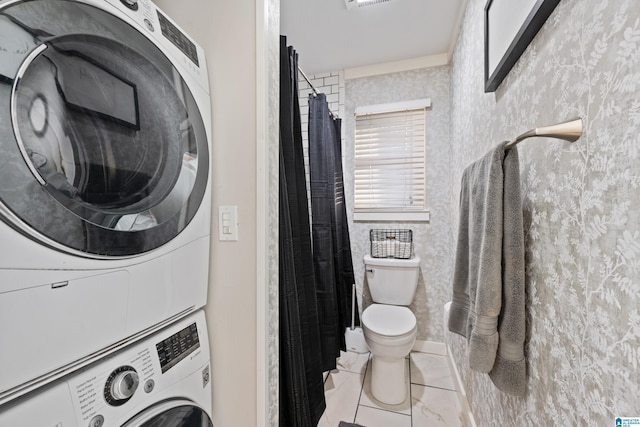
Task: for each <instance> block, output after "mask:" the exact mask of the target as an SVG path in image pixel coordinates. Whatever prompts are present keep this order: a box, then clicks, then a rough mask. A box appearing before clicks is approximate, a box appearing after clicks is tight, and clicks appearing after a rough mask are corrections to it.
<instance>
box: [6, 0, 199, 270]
mask: <svg viewBox="0 0 640 427" xmlns="http://www.w3.org/2000/svg"><path fill="white" fill-rule="evenodd" d="M185 58H186V57H185ZM208 174H209V152H208V144H207V138H206V131H205V127H204V123H203V121H202V117H201V115H200V112H199V110H198V108H197V105H196V102H195V99H194V97H193V95H192V93H191V92H190V90H189V87H188V86H187V84H186V83H185V81H184V80H183V79H182V76H181V75H180V73H179V72H178V70H177V69H176V68H175V67H174V66H173V64H172V62H171V61H170V60H169V59H168V58H167V57H166V56H165V55H164V54H163V53H162V52H161V51H160V50H159V49H158V48H157V47H156V46H155V45H154V44H153V43H152V42H151V41H150V40H149V39H148V38H147V37H146V36H144V35H143V34H142V33H141V32H139V31H138V30H137V29H135V28H134V27H132V26H131V25H129V24H127V23H125V22H123V21H122V20H120V19H119V18H117V17H115V16H114V15H111V14H110V13H107V12H106V11H104V10H102V9H100V8H98V7H94V6H91V5H87V4H84V3H80V2H76V1H69V0H32V1H18V2H13V3H10V4H9V5H8V6H6V7H4V8H1V7H0V182H2V185H0V216H1V217H2V220H3V221H5V222H6V223H8V224H9V225H11V226H12V227H13V228H15V229H16V230H18V231H20V232H21V233H23V234H25V235H26V236H28V237H30V238H32V239H34V240H36V241H38V242H39V243H41V244H45V245H47V246H49V247H52V248H54V249H57V250H60V251H64V252H68V253H71V254H75V255H79V256H84V257H89V258H108V257H130V256H135V255H139V254H142V253H145V252H147V251H150V250H152V249H155V248H158V247H160V246H162V245H163V244H165V243H167V242H168V241H170V240H171V239H173V238H174V237H175V236H177V235H178V234H179V233H180V232H181V231H182V230H184V228H185V227H186V226H187V225H188V224H189V222H190V221H191V219H192V218H193V217H194V215H195V214H196V212H197V210H198V208H199V206H200V203H201V201H202V199H203V196H204V194H205V190H206V186H207V180H208Z"/></svg>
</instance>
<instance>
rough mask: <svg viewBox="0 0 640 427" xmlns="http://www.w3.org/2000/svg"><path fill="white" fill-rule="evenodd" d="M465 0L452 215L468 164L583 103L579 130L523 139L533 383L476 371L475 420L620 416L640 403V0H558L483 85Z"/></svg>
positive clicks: (607, 419)
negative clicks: (566, 135)
mask: <svg viewBox="0 0 640 427" xmlns="http://www.w3.org/2000/svg"><path fill="white" fill-rule="evenodd" d="M485 3H486V0H469V5H468V9H467V11H466V15H465V18H464V23H463V27H462V32H461V34H460V37H459V39H458V42H457V45H456V48H455V51H454V55H453V59H452V77H451V79H452V86H451V88H452V89H451V95H452V107H451V108H452V110H451V113H452V116H451V117H452V127H451V137H452V138H451V144H452V145H451V149H452V152H451V171H452V172H451V173H452V180H451V218H452V221H453V227H452V228H453V234H454V235H455V233H456V228H457V216H458V207H457V206H458V200H457V195H458V194H459V182H460V177H461V175H462V171H463V169H464V167H465V165H467V164H469V163H470V162H472V161H474V160H476V159H477V158H479V157H480V156H481V155H482V154H484V153H485V152H486V151H487V150H488V149H489V148H491V147H492V146H494V145H495V144H496V143H498V142H499V141H500V140H503V139H508V138H512V137H514V136H516V135H518V134H519V133H522V132H523V131H525V130H527V129H529V128H532V127H537V126H542V125H547V124H553V123H556V122H558V121H561V120H564V119H568V118H571V117H573V116H577V115H579V116H581V117H583V118H584V120H585V126H586V132H585V135H584V136H583V137H582V138H581V139H580V140H579V141H578V142H576V143H574V144H569V143H564V142H554V141H552V140H548V139H545V140H543V139H530V140H527V141H525V142H523V143H521V144H520V145H519V150H520V159H521V160H520V161H521V181H522V188H523V198H524V200H523V202H524V209H525V232H526V248H527V250H526V259H527V304H528V319H527V344H526V354H527V357H528V377H529V378H528V392H527V395H526V397H525V398H520V399H519V398H512V397H508V396H506V395H504V394H502V393H500V392H499V391H497V389H496V388H495V387H494V386H493V384H492V383H491V382H490V381H489V379H488V377H487V376H486V375H481V374H477V373H475V372H471V371H469V370H468V368H467V366H468V363H467V360H466V354H465V352H466V343H465V341H464V339H462V338H460V337H457V336H453V335H452V336H450V337H449V338H448V340H449V344H450V345H451V346H452V348H453V352H454V355H455V358H456V359H457V364H458V368H459V369H460V370H461V374H462V376H463V380H464V383H465V386H466V390H467V393H468V398H469V400H470V403H471V406H472V409H473V412H474V414H475V416H476V420H477V422H478V425H480V426H485V425H486V426H488V425H527V426H541V425H584V426H587V425H588V426H595V425H613V420H614V417H615V416H638V415H639V414H640V398H638V396H640V374H639V372H640V369H639V366H638V365H639V364H640V350H639V348H640V312H639V310H638V307H639V306H640V192H639V191H638V186H639V185H640V158H639V157H640V137H639V135H640V97H639V96H638V95H639V94H640V51H639V46H638V43H640V4H639V3H638V2H637V0H627V1H624V0H612V1H606V0H605V1H603V0H564V1H562V2H560V5H559V6H558V8H557V9H556V10H555V11H554V13H553V14H552V15H551V17H550V19H549V20H548V21H547V23H546V24H545V26H544V27H543V28H542V30H541V32H540V33H539V34H538V36H537V37H536V39H535V40H534V41H533V43H532V44H531V45H530V46H529V48H528V50H527V51H526V52H525V54H524V55H523V57H522V58H521V59H520V61H519V62H518V63H517V64H516V66H515V68H514V69H512V70H511V72H510V74H509V76H508V78H507V79H506V80H505V81H504V82H503V83H502V85H501V86H500V87H499V88H498V91H496V92H495V93H493V94H485V93H484V92H483V71H482V70H483V8H484V5H485Z"/></svg>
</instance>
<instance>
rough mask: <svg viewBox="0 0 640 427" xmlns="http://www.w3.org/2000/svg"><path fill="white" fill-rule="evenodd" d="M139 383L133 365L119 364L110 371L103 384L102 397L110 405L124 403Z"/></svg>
mask: <svg viewBox="0 0 640 427" xmlns="http://www.w3.org/2000/svg"><path fill="white" fill-rule="evenodd" d="M139 383H140V378H139V377H138V373H137V372H136V370H135V369H134V368H133V366H121V367H119V368H117V369H116V370H114V371H113V372H111V375H109V377H108V378H107V381H106V383H105V385H104V398H105V400H106V402H107V403H108V404H109V405H111V406H120V405H123V404H124V403H126V402H127V401H128V400H129V399H131V397H132V396H133V393H135V391H136V389H137V388H138V384H139Z"/></svg>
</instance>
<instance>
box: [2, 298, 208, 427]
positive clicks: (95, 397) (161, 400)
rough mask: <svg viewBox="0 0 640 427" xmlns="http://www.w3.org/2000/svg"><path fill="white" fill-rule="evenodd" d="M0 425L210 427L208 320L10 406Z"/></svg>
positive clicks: (184, 323) (188, 322)
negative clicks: (206, 322)
mask: <svg viewBox="0 0 640 427" xmlns="http://www.w3.org/2000/svg"><path fill="white" fill-rule="evenodd" d="M160 420H162V422H160ZM0 425H1V426H51V427H117V426H124V427H151V426H161V425H162V426H171V427H212V426H213V422H212V421H211V381H210V363H209V343H208V340H207V330H206V324H205V317H204V314H203V313H202V312H201V311H198V312H196V313H194V314H192V315H190V316H189V317H187V318H184V319H182V320H181V321H178V322H177V323H175V324H173V325H171V326H170V327H168V328H166V329H164V330H162V331H161V332H159V333H155V334H154V335H152V336H150V337H148V338H146V339H144V340H142V341H140V342H138V343H135V344H133V345H131V346H129V347H127V348H126V349H124V350H122V351H120V352H119V353H116V354H114V355H112V356H110V357H108V358H106V359H104V360H102V361H100V362H98V363H95V364H93V365H90V366H88V367H86V368H84V369H82V370H81V371H79V372H77V373H75V374H72V375H70V376H68V377H65V378H63V379H61V380H58V381H57V382H54V383H52V384H50V385H47V386H45V387H43V388H42V389H39V390H37V391H35V392H33V393H31V394H28V395H26V396H22V397H21V398H20V399H17V400H14V401H12V402H10V403H9V404H7V405H6V406H3V407H2V409H1V410H0Z"/></svg>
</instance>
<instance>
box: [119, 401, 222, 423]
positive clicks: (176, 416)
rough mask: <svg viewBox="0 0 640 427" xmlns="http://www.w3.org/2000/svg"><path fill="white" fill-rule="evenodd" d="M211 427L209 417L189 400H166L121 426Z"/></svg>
mask: <svg viewBox="0 0 640 427" xmlns="http://www.w3.org/2000/svg"><path fill="white" fill-rule="evenodd" d="M169 426H171V427H213V423H212V422H211V418H209V415H207V413H206V412H205V411H204V410H203V409H202V408H200V407H198V406H196V405H195V404H194V403H193V402H191V401H189V400H181V399H177V400H167V401H165V402H161V403H159V404H157V405H156V406H153V407H151V408H149V409H147V410H146V411H144V412H142V413H140V414H138V415H136V416H135V417H134V418H132V419H131V420H129V421H127V422H126V423H125V424H124V425H123V426H122V427H169Z"/></svg>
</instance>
